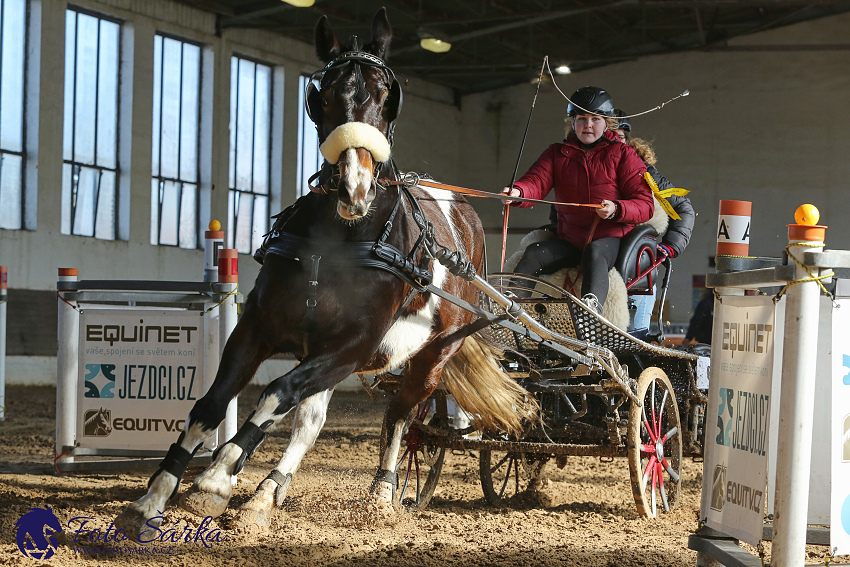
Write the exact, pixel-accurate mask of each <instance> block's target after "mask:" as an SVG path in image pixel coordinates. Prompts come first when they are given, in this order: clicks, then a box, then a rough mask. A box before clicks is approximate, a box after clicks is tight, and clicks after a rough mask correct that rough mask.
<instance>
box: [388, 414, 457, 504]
mask: <svg viewBox="0 0 850 567" xmlns="http://www.w3.org/2000/svg"><path fill="white" fill-rule="evenodd" d="M434 403H435V402H433V401H432V400H428V401H425V402H423V403H421V404H419V407H418V408H417V409H416V416H415V419H414V420H413V422H412V423H411V424H410V426H409V427H408V429H407V432H406V433H405V434H404V436H403V437H402V444H401V447H402V449H403V451H402V454H401V457H400V458H399V461H398V463H397V464H396V472H397V473H398V483H399V485H398V488H397V489H396V501H397V502H398V503H400V504H402V505H403V506H406V507H408V508H415V509H420V510H421V509H423V508H425V507H426V506H427V505H428V503H429V502H430V501H431V498H432V497H433V496H434V491H435V490H436V488H437V482H438V481H439V480H440V473H441V472H442V470H443V460H444V459H445V457H446V448H445V447H435V446H434V445H433V444H429V443H428V439H427V437H426V436H425V434H424V433H423V432H422V430H421V429H419V428H418V427H417V425H416V424H417V423H418V422H421V423H426V424H428V425H430V426H431V427H447V426H448V419H447V417H446V414H445V398H443V399H442V401H441V400H440V399H437V401H436V404H438V407H439V405H440V404H441V405H442V406H443V411H436V412H434V411H433V410H434Z"/></svg>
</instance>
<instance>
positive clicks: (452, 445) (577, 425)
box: [373, 226, 708, 517]
mask: <svg viewBox="0 0 850 567" xmlns="http://www.w3.org/2000/svg"><path fill="white" fill-rule="evenodd" d="M656 236H657V235H656V233H655V231H654V229H653V228H652V227H650V226H641V227H638V228H637V229H636V230H634V231H633V233H632V234H630V235H629V236H628V237H627V238H626V239H625V240H624V242H623V245H622V247H621V252H620V256H619V258H618V261H617V264H616V269H617V271H618V272H619V273H620V274H622V275H623V276H624V281H625V283H626V287H627V289H628V291H629V295H630V296H636V295H643V294H651V293H652V287H653V283H654V280H655V279H656V277H655V276H656V275H657V272H658V269H657V268H658V267H659V265H661V264H663V265H664V267H665V274H664V278H663V281H662V282H661V297H662V299H661V302H662V305H663V301H664V299H663V298H664V297H665V296H666V291H667V285H668V282H669V278H670V273H671V269H672V266H671V260H670V259H666V258H664V257H661V258H656V257H655V250H656V245H655V244H656ZM487 282H488V283H489V286H490V287H491V290H487V289H486V288H484V291H482V293H481V301H480V302H479V305H478V310H477V314H478V316H479V317H481V318H482V319H487V320H489V321H491V325H490V327H489V334H490V337H491V339H492V340H494V341H495V342H496V343H497V344H498V346H499V347H500V348H499V350H498V351H497V352H498V353H499V355H498V356H499V359H500V360H499V362H500V364H501V366H502V367H503V368H504V370H505V371H506V372H507V373H508V374H509V375H510V376H511V377H512V378H513V379H515V380H516V381H518V382H519V383H520V384H521V385H522V387H523V388H524V389H525V390H526V391H528V392H529V393H530V394H531V395H533V396H534V398H535V399H536V401H537V405H538V408H539V409H538V413H537V416H536V418H537V419H536V420H529V421H528V422H527V423H528V424H527V427H526V429H525V430H524V431H523V433H522V434H521V435H520V436H510V435H508V434H506V433H500V432H488V433H486V434H485V435H483V436H482V435H481V434H480V433H479V432H478V431H477V430H476V428H475V427H474V416H469V415H468V414H466V413H465V412H463V411H462V410H459V409H457V407H456V404H455V403H454V400H453V398H452V396H451V394H449V393H448V392H447V391H446V390H445V389H442V388H441V389H438V390H437V391H435V392H434V394H433V395H432V396H431V398H430V399H429V400H428V401H427V402H425V403H423V404H421V405H420V406H419V408H418V411H417V413H416V415H415V416H414V417H412V419H411V421H410V424H409V429H408V431H407V432H406V434H405V437H404V441H405V442H406V446H405V451H404V452H403V454H402V457H401V459H400V461H399V476H400V478H399V489H398V490H399V492H398V495H397V498H398V501H400V502H401V503H403V504H405V505H406V506H408V507H412V508H424V507H425V506H427V505H428V503H429V501H430V500H431V497H432V496H433V495H434V492H435V489H436V487H437V484H438V481H439V477H440V474H441V470H442V467H443V462H444V459H445V453H446V451H467V450H470V451H474V452H477V454H478V460H479V478H480V482H481V488H482V490H483V492H484V498H485V500H486V501H487V502H488V503H489V504H491V505H494V506H500V505H503V504H506V503H508V501H509V498H510V497H512V496H514V495H516V494H518V493H519V492H521V491H523V490H527V489H534V487H535V486H538V485H539V484H540V481H541V480H542V478H543V470H544V467H545V466H547V464H548V463H550V461H551V462H553V463H554V465H556V466H558V467H559V468H563V467H564V466H565V465H566V462H567V457H568V456H572V455H575V456H595V457H600V458H613V457H627V458H628V463H629V472H630V481H631V486H632V492H633V496H634V499H635V504H636V506H637V509H638V512H639V513H640V514H642V515H644V516H647V517H656V516H657V514H659V513H661V512H667V511H669V510H670V509H671V508H672V507H673V506H674V505H675V503H676V500H677V497H678V492H679V486H680V467H681V461H682V459H683V458H684V457H701V456H702V446H703V443H702V442H703V435H704V429H703V425H704V413H705V407H706V402H707V398H706V393H707V388H708V376H707V373H708V356H707V355H708V352H707V348H708V347H707V346H706V345H701V346H694V347H690V348H688V349H687V350H682V349H673V348H667V347H665V346H661V343H662V342H663V339H664V337H663V334H662V332H661V329H662V328H663V327H662V324H661V321H660V314H659V316H658V317H657V319H656V325H655V327H654V329H655V330H656V333H655V334H654V335H650V336H649V337H647V341H644V340H639V339H637V338H635V337H634V336H632V335H631V334H629V333H627V332H625V331H623V330H621V329H619V328H617V327H616V326H614V325H613V324H612V323H611V322H610V321H608V320H607V319H605V318H604V317H602V316H600V315H597V314H596V313H595V312H593V311H592V310H590V309H589V308H588V307H587V306H586V305H585V304H584V303H583V302H581V301H580V300H579V299H577V298H576V296H575V295H573V294H571V293H569V292H567V291H566V290H565V289H563V288H562V287H559V286H557V285H554V284H552V283H550V282H547V281H544V280H541V279H538V278H534V277H531V276H524V275H523V276H521V275H518V274H508V273H494V274H490V275H489V276H488V277H487ZM519 290H524V291H526V293H525V294H521V293H517V292H518V291H519ZM528 290H533V293H532V294H531V296H530V297H529V298H527V299H519V298H518V297H517V296H518V295H528V293H527V291H528ZM493 292H496V293H493ZM496 294H498V295H496ZM500 296H501V297H500ZM502 298H506V299H507V300H508V301H513V302H515V303H516V304H517V305H518V306H519V307H521V308H522V313H521V314H514V316H507V317H506V313H507V311H506V309H510V308H511V307H510V304H507V306H506V302H505V301H503V300H502ZM521 319H524V321H522V320H521ZM393 385H394V383H393V379H392V377H387V376H383V377H378V378H377V379H376V383H375V384H374V385H373V387H376V386H377V387H381V388H385V389H392V388H393ZM470 417H471V418H472V422H473V423H472V424H471V423H470V419H469V418H470ZM473 454H474V453H473Z"/></svg>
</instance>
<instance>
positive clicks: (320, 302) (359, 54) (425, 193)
mask: <svg viewBox="0 0 850 567" xmlns="http://www.w3.org/2000/svg"><path fill="white" fill-rule="evenodd" d="M371 33H372V37H371V41H370V42H369V43H367V44H366V45H362V46H361V45H360V42H359V41H358V39H357V38H356V36H352V37H351V38H349V40H348V41H347V42H346V43H345V44H341V43H340V42H339V41H338V40H337V38H336V36H335V35H334V33H333V31H332V30H331V27H330V25H329V23H328V21H327V18H325V17H323V18H322V19H321V20H319V22H318V24H317V26H316V51H317V54H318V56H319V58H320V59H321V60H322V61H324V62H325V63H327V65H326V66H325V67H324V69H323V71H322V79H321V87H320V88H312V87H311V89H310V90H309V92H308V93H307V103H308V109H309V112H310V115H311V118H312V119H313V121H314V122H315V123H316V125H317V128H318V130H319V138H320V141H321V142H322V146H321V149H322V152H323V154H324V155H325V157H326V159H327V161H328V164H327V165H326V167H325V171H326V172H327V175H325V176H322V177H320V181H319V187H318V190H317V191H316V192H312V193H310V194H309V195H307V196H305V197H302V198H301V199H299V200H298V201H297V202H296V203H295V204H293V205H292V206H291V207H289V209H287V210H286V211H284V213H283V214H282V215H279V217H278V220H277V222H276V224H275V228H274V231H273V233H272V236H271V240H270V241H269V242H268V247H267V250H266V251H265V257H264V262H263V267H262V269H261V271H260V273H259V276H258V277H257V281H256V284H255V287H254V289H253V291H252V292H251V293H250V295H249V296H248V300H247V303H246V305H245V309H244V312H243V314H242V317H241V318H240V320H239V322H238V324H237V326H236V328H235V329H234V331H233V333H232V335H231V336H230V338H229V339H228V341H227V345H226V347H225V349H224V353H223V357H222V360H221V364H220V366H219V370H218V374H217V375H216V378H215V382H214V383H213V385H212V386H211V388H210V390H209V391H208V392H207V393H206V395H205V396H204V397H203V398H202V399H200V400H199V401H198V402H197V403H196V404H195V406H194V407H193V409H192V411H191V412H190V414H189V419H188V420H187V422H186V426H185V428H184V430H183V432H182V433H181V435H180V437H179V439H178V440H177V442H176V443H175V444H173V445H172V446H171V449H170V450H169V452H168V455H167V456H166V457H165V459H163V461H162V463H161V464H160V469H159V470H158V471H157V472H156V473H155V474H154V476H153V477H152V478H151V481H150V484H149V489H148V492H147V494H145V495H144V496H142V497H141V498H140V499H139V500H137V501H135V502H133V503H132V504H130V505H129V506H128V507H127V508H126V510H125V511H124V512H123V513H122V514H121V515H120V516H119V517H118V519H117V520H116V525H117V526H118V528H120V529H124V530H125V532H126V533H127V534H128V536H130V537H138V536H139V535H140V534H141V533H143V532H146V531H151V530H153V529H154V528H153V526H156V522H158V521H161V519H160V518H158V517H159V516H161V514H160V512H159V511H162V510H164V509H165V505H166V501H167V500H168V499H169V498H170V497H171V496H172V495H173V494H175V493H176V492H177V490H178V488H179V483H180V478H181V477H182V475H183V472H184V471H185V469H186V466H187V465H188V463H189V460H190V459H191V457H192V455H193V453H194V452H195V451H196V450H197V448H198V447H199V446H200V445H201V444H202V442H203V440H204V439H205V438H206V437H207V436H208V435H209V434H210V433H212V432H213V431H214V430H215V429H216V428H217V427H218V425H219V423H220V422H221V421H222V419H223V418H224V414H225V409H226V407H227V404H228V402H229V401H230V400H231V399H232V398H233V397H234V396H235V395H237V394H238V393H239V392H240V391H241V390H242V389H243V388H244V387H245V386H246V385H247V384H248V382H249V381H250V380H251V378H252V377H253V376H254V373H255V372H256V370H257V368H258V366H259V365H260V363H261V362H262V361H264V360H266V359H267V358H269V357H270V356H272V355H274V354H277V353H294V354H296V356H298V357H299V358H300V361H301V363H300V364H299V365H298V366H297V367H296V368H295V369H293V370H292V371H290V372H289V373H287V374H286V375H284V376H282V377H280V378H278V379H276V380H275V381H274V382H272V383H271V384H270V385H269V386H268V387H267V388H266V389H265V391H264V392H263V393H262V395H261V396H260V399H259V402H258V404H257V409H256V410H255V411H254V412H253V413H252V414H251V416H250V417H249V418H248V420H247V421H246V422H245V424H244V425H243V426H242V427H241V428H240V429H239V431H238V433H237V434H236V435H235V436H234V437H233V439H231V440H229V441H228V442H227V443H226V444H224V445H222V446H221V447H220V448H219V450H218V452H217V454H216V455H215V458H214V460H213V463H212V464H211V465H210V467H209V468H208V469H207V470H206V471H205V472H204V473H203V474H201V475H200V476H198V477H197V478H196V479H195V480H194V483H193V486H192V487H191V488H190V489H189V490H188V491H187V492H186V493H185V494H184V495H183V497H182V498H181V502H180V504H181V506H182V507H183V508H185V509H188V510H189V511H191V512H193V513H196V514H198V515H200V516H208V515H209V516H218V515H220V514H222V513H223V512H224V510H225V509H226V506H227V504H228V501H229V499H230V496H231V491H232V485H233V484H232V478H233V476H234V475H236V474H237V473H238V472H239V471H240V470H241V468H242V465H243V463H244V461H245V459H246V458H247V457H250V455H251V453H252V452H253V451H254V450H255V449H256V447H257V446H258V445H259V444H260V443H261V442H262V440H263V438H264V436H265V432H266V430H267V429H268V428H269V427H271V426H273V425H274V424H276V423H278V422H279V421H280V420H281V419H282V418H283V417H284V416H285V415H286V414H287V413H288V412H289V411H290V410H292V409H293V408H296V413H295V419H294V425H293V433H292V437H291V440H290V444H289V446H288V447H287V449H286V451H285V452H284V455H283V457H282V458H281V460H280V462H279V463H278V465H277V466H276V467H275V469H274V470H273V471H272V472H271V473H270V474H269V476H268V477H267V478H266V479H265V480H264V481H263V482H262V483H261V484H260V486H259V487H258V489H257V492H256V494H255V495H254V496H253V497H252V498H251V499H250V500H249V501H248V502H247V503H246V504H245V505H243V508H242V510H241V513H240V514H239V516H238V517H237V521H239V522H243V523H244V524H246V525H251V524H259V525H263V524H266V525H267V524H268V519H269V515H270V513H271V512H272V510H273V508H274V507H275V506H280V505H281V504H282V503H283V499H284V497H285V495H286V490H287V486H288V484H289V481H290V480H291V478H292V476H291V475H292V473H294V472H295V470H296V469H297V467H298V464H299V463H300V461H301V459H302V457H303V456H304V454H305V453H306V451H307V450H308V449H309V448H310V447H311V446H312V445H313V443H314V442H315V440H316V437H317V435H318V433H319V430H320V429H321V427H322V425H323V424H324V420H325V412H326V408H327V404H328V401H329V400H330V397H331V393H332V391H333V388H334V387H335V386H336V385H337V384H338V383H339V382H340V381H341V380H343V379H344V378H345V377H347V376H349V375H350V374H352V373H374V372H380V371H382V370H386V369H392V368H400V367H404V369H405V371H404V374H403V378H402V380H401V385H400V388H399V390H398V393H397V394H396V395H395V396H394V397H393V398H392V399H391V401H390V403H389V407H388V409H387V413H386V424H385V425H386V428H385V430H386V431H387V437H388V438H387V439H385V440H384V442H385V443H386V447H387V449H386V450H385V451H384V453H383V455H382V458H381V462H380V464H379V467H378V472H377V474H376V477H375V482H374V483H373V489H372V491H373V494H374V497H375V498H376V499H377V500H378V502H381V503H384V504H387V505H389V504H390V503H391V498H392V493H393V490H394V488H395V484H396V482H397V480H396V476H395V469H396V467H397V465H396V460H397V458H398V453H399V448H400V443H401V437H402V434H403V430H404V427H405V421H406V418H407V417H408V415H409V414H410V413H411V411H412V410H413V409H414V408H415V407H416V406H417V404H419V403H420V402H422V401H424V400H425V399H427V397H428V396H429V395H430V394H431V393H432V392H433V391H434V389H435V388H436V387H437V385H438V383H439V382H440V377H441V374H442V372H443V369H444V367H445V366H446V364H447V363H448V362H449V361H450V359H452V357H453V356H454V355H456V354H458V353H459V352H461V351H463V352H464V353H466V352H468V351H470V352H471V351H475V350H476V347H477V346H478V344H477V343H476V341H477V339H476V338H475V337H474V336H473V337H469V338H466V339H464V338H463V337H464V336H465V335H466V333H465V332H464V328H465V327H466V326H467V325H468V324H470V323H471V322H472V321H473V318H474V316H473V315H472V314H471V313H470V312H468V311H465V310H464V309H461V308H459V307H457V306H456V305H454V304H452V303H450V302H448V301H445V300H442V299H441V298H440V297H439V296H437V295H436V294H434V293H431V292H429V291H428V290H427V289H424V291H421V292H420V293H411V289H413V288H416V287H419V288H420V289H421V287H422V286H421V285H420V284H422V283H424V282H427V281H430V283H431V285H433V286H434V287H436V288H439V289H442V290H444V291H445V292H447V293H449V294H452V295H454V296H456V297H459V298H461V299H463V300H465V301H467V302H469V303H472V304H476V297H477V295H476V293H477V292H476V290H475V289H474V288H473V287H472V286H471V285H470V284H469V283H468V282H467V281H466V280H464V279H462V278H460V277H457V276H454V275H452V274H450V273H449V272H448V271H447V270H446V268H445V267H443V266H442V265H441V264H439V263H438V262H436V261H434V260H433V258H431V256H430V255H429V253H428V251H427V250H426V247H425V246H423V245H422V242H423V240H428V239H431V241H432V242H433V241H436V242H438V243H439V244H440V245H442V246H443V247H445V248H446V249H448V250H451V251H458V252H460V253H461V254H462V256H463V257H464V258H466V259H467V260H469V262H470V263H471V265H472V266H474V268H475V270H476V271H477V273H478V274H482V273H483V266H484V250H483V242H484V237H483V232H482V227H481V223H480V221H479V219H478V216H477V215H476V213H475V211H474V210H473V208H472V207H471V206H470V205H469V204H468V203H467V202H466V201H465V200H463V199H462V198H460V197H456V196H454V195H453V194H451V193H448V192H444V191H440V190H433V189H423V188H420V187H412V188H410V190H409V193H410V195H408V194H406V190H405V189H403V188H401V187H400V186H398V185H391V184H385V186H382V185H381V184H379V183H378V182H377V179H379V178H380V179H383V178H387V179H390V180H397V179H398V177H399V175H398V174H397V170H396V168H395V166H394V164H393V163H392V159H391V156H390V148H391V140H392V129H393V124H394V121H395V119H396V116H397V114H398V111H399V109H400V106H401V88H400V85H399V84H398V83H397V82H396V80H395V76H394V74H393V73H392V71H391V70H390V69H389V68H388V67H387V66H386V65H385V64H384V60H385V58H386V54H387V50H388V47H389V43H390V38H391V36H392V31H391V29H390V25H389V22H388V20H387V17H386V12H385V10H384V9H381V10H379V11H378V13H377V14H376V15H375V18H374V21H373V24H372V30H371ZM330 164H335V165H330ZM425 237H427V238H425ZM379 249H380V251H382V252H383V254H379V253H378V252H379ZM394 253H397V254H394ZM388 258H389V259H388ZM387 266H394V268H393V269H387ZM464 345H466V346H464ZM477 350H478V352H480V349H477ZM461 358H464V361H463V363H464V365H465V366H464V369H462V370H460V371H459V372H455V373H453V375H459V376H460V378H459V380H458V382H455V384H456V387H457V388H458V389H460V390H462V391H460V392H457V393H456V397H457V398H458V399H459V401H461V404H462V406H465V409H467V410H469V411H471V412H473V413H474V414H475V415H476V417H477V419H478V422H479V423H480V425H481V426H482V427H488V426H489V427H495V428H498V429H500V430H502V431H517V430H518V429H519V428H520V427H521V426H522V425H521V423H522V415H527V413H524V410H523V407H524V405H525V402H524V399H526V394H525V392H524V390H522V389H521V388H519V387H518V386H517V385H516V384H515V383H514V382H513V381H511V380H510V379H509V378H508V377H507V376H506V375H505V374H504V373H502V372H500V370H499V368H498V366H497V365H496V364H495V363H494V362H493V360H492V359H487V358H486V357H478V358H474V357H471V356H465V355H463V356H459V357H457V359H455V360H454V361H453V362H454V363H457V361H459V360H460V359H461ZM456 380H457V379H456Z"/></svg>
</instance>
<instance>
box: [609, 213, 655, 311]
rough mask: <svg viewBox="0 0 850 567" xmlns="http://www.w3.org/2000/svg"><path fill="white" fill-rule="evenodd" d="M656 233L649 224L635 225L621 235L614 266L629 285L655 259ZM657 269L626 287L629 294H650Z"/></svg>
mask: <svg viewBox="0 0 850 567" xmlns="http://www.w3.org/2000/svg"><path fill="white" fill-rule="evenodd" d="M657 239H658V233H657V232H656V231H655V228H653V227H652V226H651V225H648V224H641V225H638V226H636V227H635V228H634V229H632V231H631V232H629V233H628V234H627V235H626V236H624V237H623V240H622V241H621V242H620V252H619V255H618V256H617V261H616V262H615V263H614V268H616V270H617V271H618V272H619V273H620V275H621V276H622V277H623V281H624V282H625V283H626V286H629V285H630V284H631V283H632V281H634V280H635V278H637V276H638V275H640V274H641V273H643V272H645V271H646V270H647V269H649V267H650V266H652V264H654V263H655V260H656V259H657V246H658V241H657ZM657 273H658V269H657V268H656V269H655V270H652V272H650V273H648V274H646V275H645V276H643V277H642V278H640V279H639V280H638V281H637V282H635V283H634V285H632V287H630V288H628V293H629V295H651V294H652V287H653V284H654V283H655V275H656V274H657Z"/></svg>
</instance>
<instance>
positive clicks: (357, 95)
mask: <svg viewBox="0 0 850 567" xmlns="http://www.w3.org/2000/svg"><path fill="white" fill-rule="evenodd" d="M349 41H350V42H351V45H353V46H354V49H353V50H352V51H345V52H343V53H340V54H339V55H337V56H336V57H335V58H334V59H332V60H330V61H328V63H327V64H326V65H325V66H324V67H323V68H321V69H319V70H318V71H316V72H314V73H313V74H312V75H310V80H309V81H308V82H307V86H306V88H305V90H304V103H305V105H306V107H307V116H309V117H310V120H311V121H312V122H313V124H315V125H316V130H317V131H318V133H319V141H320V142H323V141H324V138H325V136H324V134H323V132H322V126H323V122H322V118H323V116H322V113H323V112H322V97H321V94H320V93H321V89H324V88H325V87H327V86H328V85H329V84H330V81H329V78H328V71H335V70H339V69H343V68H345V67H348V66H350V65H353V66H354V82H355V84H356V86H357V90H356V91H355V92H354V97H353V98H354V102H355V103H357V104H364V103H365V102H366V101H367V100H369V91H368V90H367V89H366V80H365V79H364V78H363V72H362V71H361V69H360V66H361V65H365V66H367V67H372V68H374V69H381V70H382V71H384V72H385V73H386V75H387V82H389V84H390V88H389V93H388V94H389V96H388V98H392V99H393V100H397V101H398V105H397V106H396V109H395V116H393V118H392V120H390V123H389V126H388V131H387V141H389V143H390V146H392V144H393V132H394V131H395V121H396V118H398V115H399V113H400V112H401V106H402V99H403V92H402V90H401V84H400V83H399V81H398V79H397V78H396V76H395V73H394V72H393V70H392V69H390V68H389V67H388V66H387V64H386V63H385V62H384V60H383V59H381V58H380V57H378V56H377V55H372V54H371V53H366V52H365V51H360V44H359V42H358V40H357V36H356V35H353V36H351V38H350V39H349ZM317 78H320V79H319V86H318V87H317V86H316V84H315V83H314V82H313V81H315V80H316V79H317Z"/></svg>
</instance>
